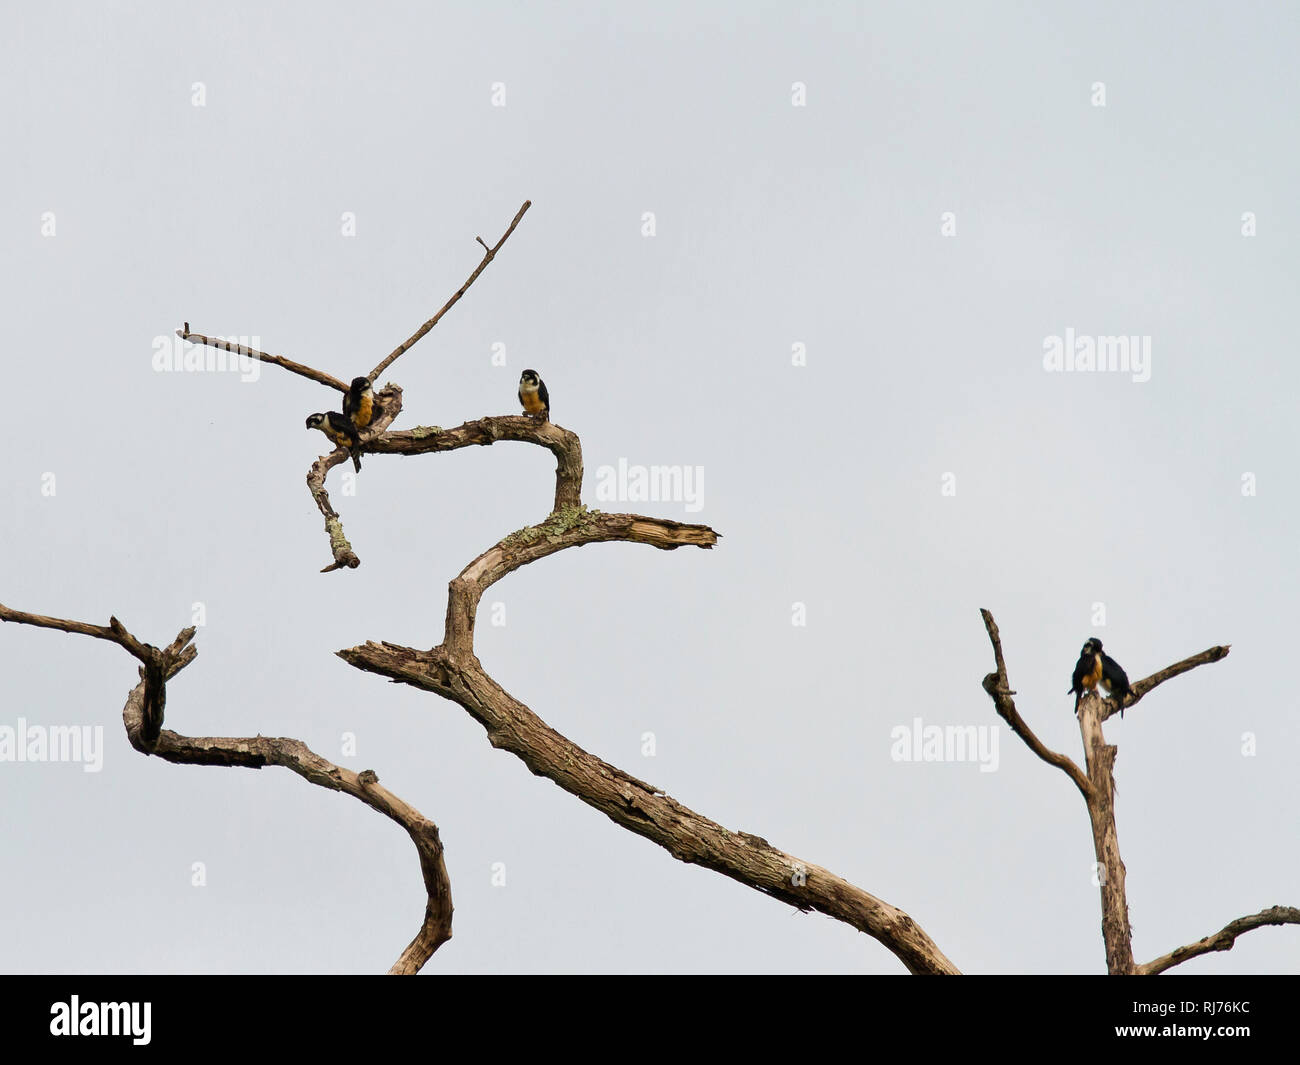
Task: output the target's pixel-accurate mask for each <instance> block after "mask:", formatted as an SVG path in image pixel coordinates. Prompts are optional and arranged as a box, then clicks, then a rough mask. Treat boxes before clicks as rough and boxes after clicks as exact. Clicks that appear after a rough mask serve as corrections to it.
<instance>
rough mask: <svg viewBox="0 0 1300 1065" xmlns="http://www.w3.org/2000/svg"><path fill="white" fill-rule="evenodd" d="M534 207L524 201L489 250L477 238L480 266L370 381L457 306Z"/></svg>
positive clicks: (382, 365) (376, 368) (403, 343)
mask: <svg viewBox="0 0 1300 1065" xmlns="http://www.w3.org/2000/svg"><path fill="white" fill-rule="evenodd" d="M532 205H533V201H532V200H525V201H524V205H523V206H522V207H520V208H519V210H518V211H517V212H516V214H515V217H514V220H513V221H512V222H511V223H510V228H509V229H507V230H506V231H505V234H504V235H503V236H502V237H501V239H500V240H498V241H497V242H496V243H495V244H494V245H493V246H492V247H490V248H489V247H488V246H487V244H486V243H484V241H483V238H482V237H476V238H475V239H476V240H477V241H478V242H479V243H480V244H482V245H483V260H482V261H481V262H480V263H479V264H478V266H477V267H475V268H474V272H473V273H472V274H470V275H469V277H468V278H467V279H466V281H465V283H464V284H463V285H461V286H460V288H458V289H457V290H456V293H455V295H453V296H452V297H451V299H449V300H448V301H447V302H446V303H444V304H443V305H442V308H441V309H440V310H439V311H438V313H437V314H435V315H434V316H433V317H432V318H430V319H429V320H428V321H427V322H425V323H424V325H422V326H420V328H419V329H417V330H416V331H415V332H414V333H412V334H411V335H410V337H408V338H407V339H406V340H404V341H402V343H400V344H398V345H397V347H395V348H394V349H393V350H392V351H391V352H390V353H389V355H388V356H387V357H386V358H385V359H384V360H383V362H381V363H380V364H379V365H378V366H376V367H375V368H374V369H373V370H371V371H370V380H371V381H372V382H373V381H374V380H375V379H376V378H378V377H379V375H380V374H381V373H383V372H384V371H385V370H386V369H388V367H389V366H391V365H392V363H393V361H394V360H395V359H396V358H397V357H398V356H399V355H401V354H402V353H403V352H404V351H409V350H410V349H411V348H413V347H414V346H415V344H416V342H417V341H419V340H420V338H421V337H423V336H424V334H425V333H427V332H428V331H429V330H430V329H432V328H433V327H434V326H435V325H437V324H438V319H440V318H441V317H442V316H443V315H444V314H446V313H447V312H448V311H449V310H451V309H452V307H454V306H455V304H456V302H457V300H459V299H460V298H461V296H463V295H465V291H466V290H467V289H468V288H469V286H470V285H472V284H474V282H475V281H476V280H478V275H479V274H481V273H482V272H483V271H484V270H486V269H487V264H488V263H490V262H491V261H492V260H493V259H495V258H496V257H497V252H498V251H500V250H501V245H502V244H504V243H505V242H506V241H507V240H509V239H510V234H511V233H513V232H514V231H515V226H517V225H519V220H520V219H521V218H523V217H524V212H525V211H527V210H528V208H530V207H531V206H532Z"/></svg>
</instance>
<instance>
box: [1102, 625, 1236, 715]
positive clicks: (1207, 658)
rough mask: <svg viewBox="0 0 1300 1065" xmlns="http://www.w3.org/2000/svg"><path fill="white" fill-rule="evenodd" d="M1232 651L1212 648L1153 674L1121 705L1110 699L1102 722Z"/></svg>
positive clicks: (1139, 682) (1136, 686)
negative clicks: (1168, 681) (1182, 674)
mask: <svg viewBox="0 0 1300 1065" xmlns="http://www.w3.org/2000/svg"><path fill="white" fill-rule="evenodd" d="M1231 649H1232V645H1231V644H1225V645H1223V646H1220V647H1211V648H1209V649H1208V650H1205V651H1202V652H1201V653H1200V654H1198V655H1192V656H1191V657H1190V658H1184V659H1183V660H1182V661H1181V662H1175V663H1174V664H1173V665H1172V666H1166V667H1165V668H1164V669H1162V670H1160V671H1159V672H1157V673H1152V674H1151V676H1149V677H1144V678H1143V679H1142V680H1140V681H1138V682H1137V683H1136V684H1134V685H1133V686H1132V689H1131V692H1132V694H1131V695H1129V696H1128V697H1126V698H1125V699H1124V701H1123V703H1122V704H1121V703H1120V701H1119V700H1118V699H1108V700H1107V701H1106V703H1105V710H1104V711H1103V713H1102V720H1103V721H1105V720H1106V719H1107V718H1109V717H1111V716H1112V715H1114V714H1118V713H1120V711H1121V710H1127V709H1128V708H1129V707H1131V706H1133V705H1134V704H1135V703H1137V701H1138V700H1139V699H1141V698H1142V696H1144V695H1146V694H1147V692H1149V691H1150V690H1151V689H1152V688H1154V687H1156V686H1158V685H1160V684H1163V683H1164V682H1165V681H1167V680H1172V679H1173V678H1174V677H1176V676H1178V675H1179V674H1180V673H1186V672H1187V671H1188V670H1191V669H1195V668H1196V667H1197V666H1203V665H1206V664H1207V663H1209V662H1218V661H1219V660H1220V659H1223V658H1227V656H1228V652H1229V651H1230V650H1231Z"/></svg>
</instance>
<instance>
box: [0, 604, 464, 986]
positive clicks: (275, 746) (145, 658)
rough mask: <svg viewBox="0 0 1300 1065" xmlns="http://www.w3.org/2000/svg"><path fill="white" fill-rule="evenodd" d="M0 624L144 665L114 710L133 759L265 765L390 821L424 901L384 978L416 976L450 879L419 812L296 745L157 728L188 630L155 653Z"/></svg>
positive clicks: (189, 650) (76, 625)
mask: <svg viewBox="0 0 1300 1065" xmlns="http://www.w3.org/2000/svg"><path fill="white" fill-rule="evenodd" d="M0 621H12V622H17V623H19V624H24V625H35V626H38V627H41V628H49V629H59V630H61V631H63V632H73V633H79V634H81V635H85V636H93V637H95V638H96V639H101V640H109V641H110V642H112V643H116V644H119V645H120V646H122V647H124V648H126V650H127V651H129V652H130V653H131V654H132V655H134V656H135V657H136V658H138V659H140V660H141V661H142V662H143V663H144V665H143V666H142V667H141V669H140V674H141V676H140V682H139V683H138V684H137V685H136V686H135V687H134V688H132V689H131V691H130V692H129V693H128V694H127V697H126V703H125V705H123V707H122V724H123V725H124V726H125V728H126V735H127V739H128V740H129V741H130V743H131V746H132V747H134V748H135V749H136V750H137V751H139V752H140V753H141V754H145V755H154V756H156V757H158V758H161V759H163V760H164V761H167V762H174V763H176V764H178V765H217V766H228V767H230V766H239V767H243V768H246V769H261V768H262V767H263V766H267V765H278V766H283V767H284V768H286V769H289V770H292V771H293V772H294V773H297V774H298V775H299V776H300V777H302V778H303V779H304V780H307V781H309V782H310V783H312V784H315V785H317V786H318V787H322V788H329V789H330V790H331V791H341V792H344V793H345V794H347V795H351V796H352V797H353V798H355V799H359V800H360V801H361V802H363V803H365V804H366V805H367V806H369V807H370V808H371V809H372V810H376V811H378V812H379V813H381V814H383V815H384V816H385V817H387V818H389V819H390V820H393V821H396V822H397V823H398V824H399V825H401V826H402V827H403V828H404V829H405V830H406V832H407V835H409V836H410V837H411V841H412V842H413V843H414V844H415V849H416V852H417V853H418V854H419V856H420V871H421V873H422V874H423V877H424V885H425V891H426V893H427V895H428V901H427V902H426V904H425V908H424V921H423V923H422V924H421V926H420V930H419V932H417V933H416V936H415V938H414V939H413V940H411V942H410V944H409V945H408V946H407V947H406V949H405V950H403V951H402V953H401V955H400V956H399V957H398V959H397V961H396V962H395V963H394V964H393V967H392V969H390V970H389V971H390V972H392V973H401V974H406V973H416V972H419V970H420V968H421V967H422V966H423V965H424V963H425V962H427V961H428V960H429V958H430V957H431V956H432V955H433V952H434V951H436V950H437V949H438V948H439V947H440V946H441V945H442V944H443V943H445V942H447V940H449V939H450V938H451V918H452V903H451V878H450V877H449V875H448V873H447V865H446V862H445V861H444V859H443V850H442V841H441V839H440V838H439V836H438V827H437V825H435V824H434V823H433V822H432V821H430V820H429V819H428V818H426V817H425V816H424V815H423V814H421V813H420V811H419V810H417V809H415V807H413V806H410V805H409V804H407V803H405V802H403V801H402V800H401V799H400V798H398V797H397V796H396V795H394V794H393V793H392V792H390V791H389V790H388V789H387V788H383V787H380V785H379V777H378V776H377V775H376V774H375V772H374V770H371V769H367V770H364V771H362V772H360V773H354V772H353V771H352V770H350V769H345V768H343V767H342V766H337V765H334V764H333V763H332V762H329V761H327V760H326V759H324V758H322V757H321V756H320V755H318V754H316V753H315V752H314V751H312V750H311V749H310V748H308V747H307V745H306V744H305V743H303V742H302V741H301V740H295V739H288V738H273V737H270V736H252V737H220V738H218V737H212V736H201V737H200V736H182V735H180V734H179V733H176V732H172V731H171V730H170V729H163V728H162V715H163V707H164V705H165V702H166V689H165V685H166V682H167V681H168V680H170V679H171V678H172V677H174V676H175V675H176V674H177V673H179V672H180V671H181V670H182V669H184V668H185V667H186V666H187V665H189V664H190V663H191V662H192V661H194V659H195V657H196V656H197V655H198V649H197V648H196V647H195V646H194V645H193V644H192V643H191V642H190V641H192V640H193V639H194V627H193V626H191V627H189V628H187V629H183V630H181V632H180V634H179V635H177V637H176V639H175V640H173V641H172V642H171V643H170V644H169V645H168V646H167V647H165V648H163V649H161V650H159V649H158V648H157V647H154V646H152V645H151V644H142V643H140V641H139V640H137V639H136V638H135V637H134V636H132V635H131V634H130V633H129V632H127V630H126V628H125V627H124V626H123V625H122V623H121V622H120V621H118V620H117V618H112V619H110V621H109V624H108V625H107V626H103V625H91V624H87V623H86V622H81V621H66V620H64V619H62V618H51V617H45V616H43V615H40V614H26V613H23V612H22V611H18V610H10V609H9V608H8V607H6V606H3V605H0Z"/></svg>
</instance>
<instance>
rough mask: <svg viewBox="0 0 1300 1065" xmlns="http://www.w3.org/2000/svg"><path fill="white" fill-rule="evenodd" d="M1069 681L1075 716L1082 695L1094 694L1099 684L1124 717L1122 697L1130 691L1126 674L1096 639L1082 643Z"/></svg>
mask: <svg viewBox="0 0 1300 1065" xmlns="http://www.w3.org/2000/svg"><path fill="white" fill-rule="evenodd" d="M1071 680H1072V681H1073V684H1072V685H1071V687H1070V691H1069V693H1068V694H1070V695H1073V696H1074V712H1075V713H1076V714H1077V713H1078V712H1079V700H1080V699H1082V698H1083V693H1084V692H1085V691H1088V692H1095V691H1096V690H1097V685H1098V684H1100V685H1101V686H1102V687H1103V688H1105V689H1106V694H1107V695H1109V696H1110V697H1111V698H1112V699H1114V700H1115V701H1116V702H1117V703H1118V704H1119V716H1120V717H1123V716H1124V696H1126V695H1127V694H1128V693H1129V691H1130V688H1129V685H1128V674H1127V673H1125V672H1124V670H1123V669H1122V668H1121V667H1120V664H1119V663H1118V662H1116V661H1115V659H1113V658H1111V657H1110V655H1108V654H1106V653H1105V652H1103V651H1102V649H1101V641H1100V640H1099V639H1097V637H1095V636H1094V637H1092V639H1090V640H1088V641H1086V642H1085V643H1084V645H1083V650H1082V651H1080V652H1079V661H1078V662H1077V663H1076V665H1075V667H1074V676H1073V677H1072V678H1071Z"/></svg>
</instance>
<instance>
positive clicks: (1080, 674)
mask: <svg viewBox="0 0 1300 1065" xmlns="http://www.w3.org/2000/svg"><path fill="white" fill-rule="evenodd" d="M1091 670H1092V656H1091V655H1080V656H1079V661H1078V662H1077V663H1075V666H1074V676H1072V677H1071V678H1070V680H1071V682H1072V683H1071V685H1070V690H1069V691H1068V692H1066V693H1065V694H1066V695H1074V694H1075V693H1078V694H1083V678H1084V677H1086V676H1087V675H1088V673H1089V672H1090V671H1091Z"/></svg>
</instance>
